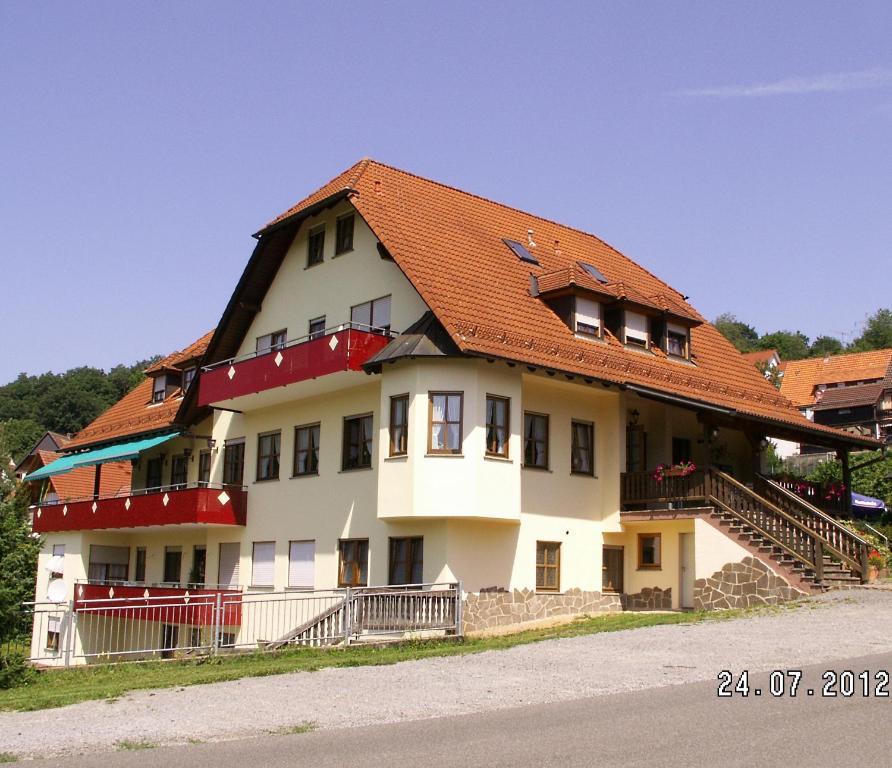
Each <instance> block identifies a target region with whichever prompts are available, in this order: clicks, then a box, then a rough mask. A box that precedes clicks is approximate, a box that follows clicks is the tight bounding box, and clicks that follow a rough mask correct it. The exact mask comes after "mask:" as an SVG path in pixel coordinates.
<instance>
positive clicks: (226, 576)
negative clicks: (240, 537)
mask: <svg viewBox="0 0 892 768" xmlns="http://www.w3.org/2000/svg"><path fill="white" fill-rule="evenodd" d="M241 549H242V545H241V544H239V543H238V542H237V541H233V542H227V543H225V544H221V545H220V561H219V567H218V569H217V583H218V584H219V585H220V586H221V587H237V586H238V585H239V561H240V560H241Z"/></svg>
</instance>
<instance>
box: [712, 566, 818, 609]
mask: <svg viewBox="0 0 892 768" xmlns="http://www.w3.org/2000/svg"><path fill="white" fill-rule="evenodd" d="M805 595H806V593H805V592H803V591H802V590H800V589H797V588H796V587H792V586H790V583H789V582H788V581H787V580H786V579H784V578H783V577H781V576H778V575H777V574H776V573H775V572H774V571H772V570H771V569H770V568H769V567H768V566H767V565H765V563H763V562H762V561H761V560H758V559H756V558H754V557H745V558H743V560H741V561H740V562H739V563H726V564H725V565H724V566H722V569H721V570H720V571H716V572H715V573H714V574H712V576H710V577H709V578H708V579H697V581H695V582H694V608H696V609H698V610H703V611H712V610H717V609H722V608H747V607H749V606H752V605H776V604H777V603H782V602H785V601H787V600H798V599H799V598H800V597H805Z"/></svg>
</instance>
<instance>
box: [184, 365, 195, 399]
mask: <svg viewBox="0 0 892 768" xmlns="http://www.w3.org/2000/svg"><path fill="white" fill-rule="evenodd" d="M196 370H197V369H196V368H195V366H194V365H193V366H192V367H191V368H185V369H184V370H183V392H184V393H185V392H188V391H189V387H191V386H192V382H193V381H194V380H195V371H196Z"/></svg>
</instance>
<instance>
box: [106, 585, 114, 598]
mask: <svg viewBox="0 0 892 768" xmlns="http://www.w3.org/2000/svg"><path fill="white" fill-rule="evenodd" d="M108 596H109V597H114V596H115V588H114V587H109V588H108Z"/></svg>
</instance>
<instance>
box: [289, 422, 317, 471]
mask: <svg viewBox="0 0 892 768" xmlns="http://www.w3.org/2000/svg"><path fill="white" fill-rule="evenodd" d="M319 432H320V428H319V425H318V424H309V425H307V426H305V427H295V428H294V469H293V474H294V476H295V477H299V476H301V475H318V474H319Z"/></svg>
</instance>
